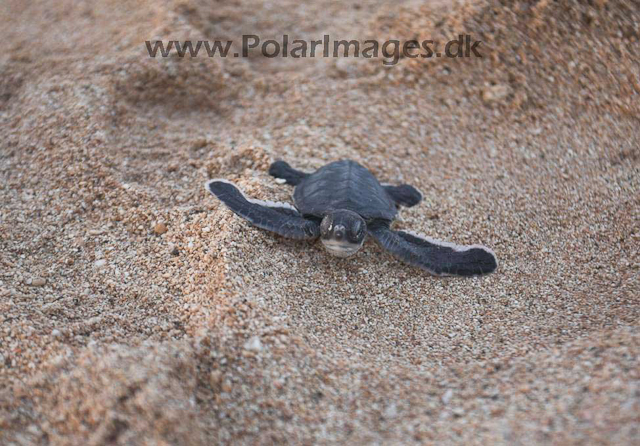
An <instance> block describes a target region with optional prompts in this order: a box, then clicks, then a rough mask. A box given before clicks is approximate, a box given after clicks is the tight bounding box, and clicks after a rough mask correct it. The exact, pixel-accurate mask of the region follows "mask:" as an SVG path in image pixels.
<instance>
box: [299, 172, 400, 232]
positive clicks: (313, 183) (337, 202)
mask: <svg viewBox="0 0 640 446" xmlns="http://www.w3.org/2000/svg"><path fill="white" fill-rule="evenodd" d="M293 200H294V202H295V205H296V208H298V210H299V211H300V213H302V214H303V215H312V216H315V217H322V216H324V215H325V214H326V213H327V212H328V211H332V210H336V209H348V210H350V211H353V212H356V213H357V214H359V215H360V216H361V217H362V218H364V219H365V220H366V221H371V220H388V221H391V220H393V219H394V218H395V216H396V214H397V209H396V206H395V203H394V202H393V200H392V199H391V197H389V195H388V194H387V192H386V191H385V190H384V188H383V187H382V186H381V185H380V183H379V182H378V180H377V179H376V177H374V176H373V174H372V173H371V172H369V170H368V169H367V168H365V167H363V166H361V165H360V164H358V163H356V162H355V161H351V160H343V161H336V162H333V163H330V164H327V165H326V166H323V167H321V168H320V169H318V170H316V171H315V172H314V173H312V174H310V175H308V176H307V177H305V178H304V179H303V180H302V182H301V183H300V184H298V186H296V189H295V191H294V192H293Z"/></svg>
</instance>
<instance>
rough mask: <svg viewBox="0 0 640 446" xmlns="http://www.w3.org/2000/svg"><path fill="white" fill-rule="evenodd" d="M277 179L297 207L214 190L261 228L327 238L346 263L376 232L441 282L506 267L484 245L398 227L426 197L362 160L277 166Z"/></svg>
mask: <svg viewBox="0 0 640 446" xmlns="http://www.w3.org/2000/svg"><path fill="white" fill-rule="evenodd" d="M269 174H270V175H272V176H274V177H276V178H278V179H280V180H281V181H282V182H284V183H287V184H290V185H292V186H295V189H294V192H293V201H294V203H295V207H293V206H291V205H289V204H287V203H274V202H270V201H261V200H254V199H250V198H247V197H246V196H245V195H244V194H243V193H242V192H241V191H240V190H239V189H238V188H237V187H236V186H234V185H233V184H232V183H230V182H229V181H227V180H223V179H215V180H211V181H209V182H207V185H206V187H207V190H209V191H210V192H211V193H212V194H213V195H215V196H216V197H218V199H220V201H222V202H223V203H224V204H225V205H227V206H228V207H229V209H231V210H232V211H233V212H234V213H236V214H237V215H239V216H240V217H242V218H244V219H246V220H249V222H251V223H252V224H253V225H254V226H257V227H259V228H262V229H266V230H267V231H271V232H275V233H276V234H280V235H282V236H284V237H288V238H292V239H298V240H314V239H317V238H318V237H320V239H321V240H322V243H323V244H324V246H325V248H326V249H327V250H328V251H329V252H330V253H331V254H334V255H337V256H340V257H348V256H351V255H353V254H355V253H356V252H357V251H358V250H359V249H360V247H361V246H362V243H363V242H364V239H365V237H366V235H367V234H369V235H371V236H372V237H373V238H374V239H375V240H376V241H377V242H378V243H379V244H380V245H381V246H382V247H383V248H384V249H386V250H387V251H389V252H390V253H391V254H393V255H395V256H396V257H398V258H399V259H401V260H403V261H404V262H407V263H409V264H411V265H415V266H418V267H420V268H422V269H424V270H426V271H428V272H429V273H431V274H435V275H438V276H441V275H456V276H474V275H480V274H488V273H491V272H493V271H494V270H495V269H496V267H497V266H498V263H497V260H496V256H495V254H494V253H493V252H492V251H491V250H490V249H488V248H485V247H484V246H480V245H471V246H459V245H454V244H453V243H447V242H441V241H437V240H433V239H431V238H429V237H424V236H419V235H417V234H414V233H410V232H405V231H394V230H392V229H390V225H391V222H392V221H393V220H394V219H395V217H396V214H397V212H398V210H397V207H398V206H406V207H411V206H415V205H416V204H418V203H419V202H420V201H421V200H422V194H420V192H418V190H417V189H416V188H414V187H413V186H409V185H408V184H402V185H400V186H390V185H383V184H380V183H379V182H378V180H377V179H376V178H375V177H374V176H373V174H372V173H371V172H369V170H368V169H366V168H365V167H363V166H361V165H360V164H358V163H357V162H355V161H350V160H343V161H336V162H333V163H330V164H327V165H326V166H324V167H321V168H320V169H318V170H316V171H315V172H313V173H304V172H300V171H299V170H296V169H293V168H292V167H291V166H289V164H287V163H286V162H284V161H276V162H275V163H273V164H272V165H271V167H270V168H269Z"/></svg>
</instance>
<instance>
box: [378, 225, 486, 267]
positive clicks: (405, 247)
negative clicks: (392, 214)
mask: <svg viewBox="0 0 640 446" xmlns="http://www.w3.org/2000/svg"><path fill="white" fill-rule="evenodd" d="M369 234H371V236H373V238H375V239H376V241H377V242H378V243H379V244H380V245H381V246H382V247H383V248H384V249H386V250H387V251H389V252H390V253H391V254H393V255H394V256H396V257H398V258H399V259H400V260H402V261H404V262H406V263H409V264H410V265H414V266H417V267H420V268H422V269H424V270H426V271H428V272H429V273H431V274H434V275H436V276H479V275H482V274H489V273H492V272H493V271H495V270H496V268H497V267H498V261H497V259H496V256H495V254H494V253H493V252H492V251H491V250H490V249H489V248H486V247H484V246H480V245H471V246H460V245H454V244H453V243H447V242H441V241H438V240H433V239H430V238H428V237H423V236H418V235H415V234H410V233H408V232H404V231H392V230H391V229H389V227H388V225H378V226H374V227H371V228H369Z"/></svg>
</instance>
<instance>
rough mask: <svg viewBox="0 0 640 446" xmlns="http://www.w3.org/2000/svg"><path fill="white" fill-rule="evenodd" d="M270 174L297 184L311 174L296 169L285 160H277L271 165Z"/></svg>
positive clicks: (294, 184)
mask: <svg viewBox="0 0 640 446" xmlns="http://www.w3.org/2000/svg"><path fill="white" fill-rule="evenodd" d="M269 175H271V176H272V177H275V178H278V179H279V180H284V182H285V183H287V184H290V185H292V186H297V185H298V184H300V182H301V181H302V180H303V179H304V178H305V177H307V176H308V175H309V174H308V173H304V172H301V171H299V170H296V169H294V168H293V167H291V166H290V165H289V164H288V163H287V162H285V161H276V162H275V163H273V164H271V167H269Z"/></svg>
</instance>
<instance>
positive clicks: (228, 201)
mask: <svg viewBox="0 0 640 446" xmlns="http://www.w3.org/2000/svg"><path fill="white" fill-rule="evenodd" d="M206 188H207V190H208V191H209V192H211V193H212V194H213V195H215V196H216V197H217V198H218V199H219V200H220V201H222V202H223V203H224V204H225V205H226V206H227V207H228V208H229V209H230V210H231V211H232V212H234V213H235V214H236V215H238V216H240V217H242V218H244V219H245V220H247V221H249V222H250V223H251V224H252V225H254V226H256V227H258V228H261V229H265V230H267V231H271V232H275V233H276V234H279V235H282V236H283V237H287V238H292V239H297V240H313V239H316V238H318V237H319V236H320V227H319V225H318V224H317V223H316V222H314V221H312V220H307V219H305V218H303V217H302V216H301V215H300V213H299V212H298V211H297V210H296V209H295V208H294V207H293V206H291V205H289V204H287V203H275V202H271V201H261V200H254V199H251V198H247V197H246V196H245V195H244V194H243V193H242V191H241V190H240V189H238V188H237V187H236V186H235V185H234V184H233V183H230V182H229V181H227V180H223V179H215V180H211V181H208V182H207V184H206Z"/></svg>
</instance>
